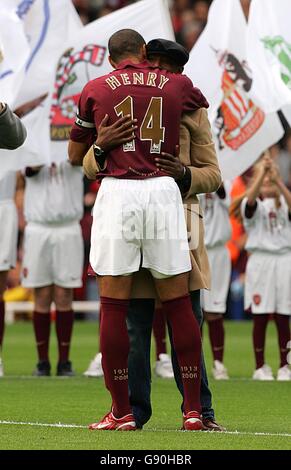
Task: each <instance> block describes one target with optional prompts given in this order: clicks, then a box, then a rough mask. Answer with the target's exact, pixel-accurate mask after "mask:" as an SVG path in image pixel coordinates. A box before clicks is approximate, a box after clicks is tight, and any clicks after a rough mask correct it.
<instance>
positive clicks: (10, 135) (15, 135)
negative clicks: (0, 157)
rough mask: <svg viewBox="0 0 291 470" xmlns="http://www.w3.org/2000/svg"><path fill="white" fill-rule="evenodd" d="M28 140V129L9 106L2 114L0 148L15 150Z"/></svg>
mask: <svg viewBox="0 0 291 470" xmlns="http://www.w3.org/2000/svg"><path fill="white" fill-rule="evenodd" d="M25 139H26V129H25V127H24V125H23V124H22V122H21V120H20V119H19V117H18V116H16V114H14V113H13V112H12V111H11V109H10V108H9V107H8V105H5V109H4V110H3V111H2V113H1V114H0V148H2V149H7V150H14V149H16V148H17V147H20V146H21V145H22V144H23V143H24V141H25Z"/></svg>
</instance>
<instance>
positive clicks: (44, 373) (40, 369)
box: [33, 361, 51, 377]
mask: <svg viewBox="0 0 291 470" xmlns="http://www.w3.org/2000/svg"><path fill="white" fill-rule="evenodd" d="M33 375H35V376H36V377H48V376H50V375H51V365H50V363H49V362H48V361H39V362H38V363H37V364H36V368H35V371H34V372H33Z"/></svg>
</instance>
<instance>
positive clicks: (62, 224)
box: [22, 162, 84, 376]
mask: <svg viewBox="0 0 291 470" xmlns="http://www.w3.org/2000/svg"><path fill="white" fill-rule="evenodd" d="M24 215H25V219H26V222H27V225H26V228H25V233H24V258H23V267H22V285H23V286H24V287H30V288H34V292H35V311H34V315H33V323H34V330H35V337H36V343H37V351H38V364H37V366H36V370H35V375H37V376H42V375H50V370H51V365H50V361H49V354H48V353H49V337H50V309H51V304H52V302H54V303H55V307H56V333H57V339H58V347H59V360H58V365H57V375H60V376H70V375H73V370H72V364H71V361H70V360H69V348H70V342H71V335H72V328H73V320H74V313H73V310H72V301H73V289H74V288H76V287H80V286H81V285H82V269H83V250H84V248H83V239H82V233H81V227H80V223H79V222H80V219H81V218H82V215H83V173H82V170H81V169H80V168H76V167H73V166H71V164H70V163H69V162H62V163H60V164H59V165H55V164H52V165H51V166H50V167H48V166H42V167H38V168H27V169H26V189H25V196H24Z"/></svg>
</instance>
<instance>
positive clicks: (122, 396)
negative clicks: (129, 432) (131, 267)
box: [100, 297, 131, 418]
mask: <svg viewBox="0 0 291 470" xmlns="http://www.w3.org/2000/svg"><path fill="white" fill-rule="evenodd" d="M101 306H102V307H101V308H102V321H101V331H100V351H101V353H102V368H103V371H104V379H105V384H106V387H107V389H108V390H109V392H110V394H111V398H112V411H113V414H114V416H115V417H116V418H121V417H122V416H125V415H127V414H129V413H131V407H130V404H129V396H128V354H129V338H128V333H127V327H126V316H127V311H128V306H129V301H128V300H118V299H111V298H109V297H101Z"/></svg>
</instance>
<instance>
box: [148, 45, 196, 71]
mask: <svg viewBox="0 0 291 470" xmlns="http://www.w3.org/2000/svg"><path fill="white" fill-rule="evenodd" d="M147 54H148V55H152V54H159V55H165V56H167V57H169V58H170V59H172V60H174V61H175V62H176V63H177V65H180V66H183V65H185V64H186V63H187V62H188V60H189V52H188V51H187V50H186V49H185V47H183V46H181V44H178V43H177V42H174V41H169V40H168V39H153V40H152V41H150V42H148V43H147Z"/></svg>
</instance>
